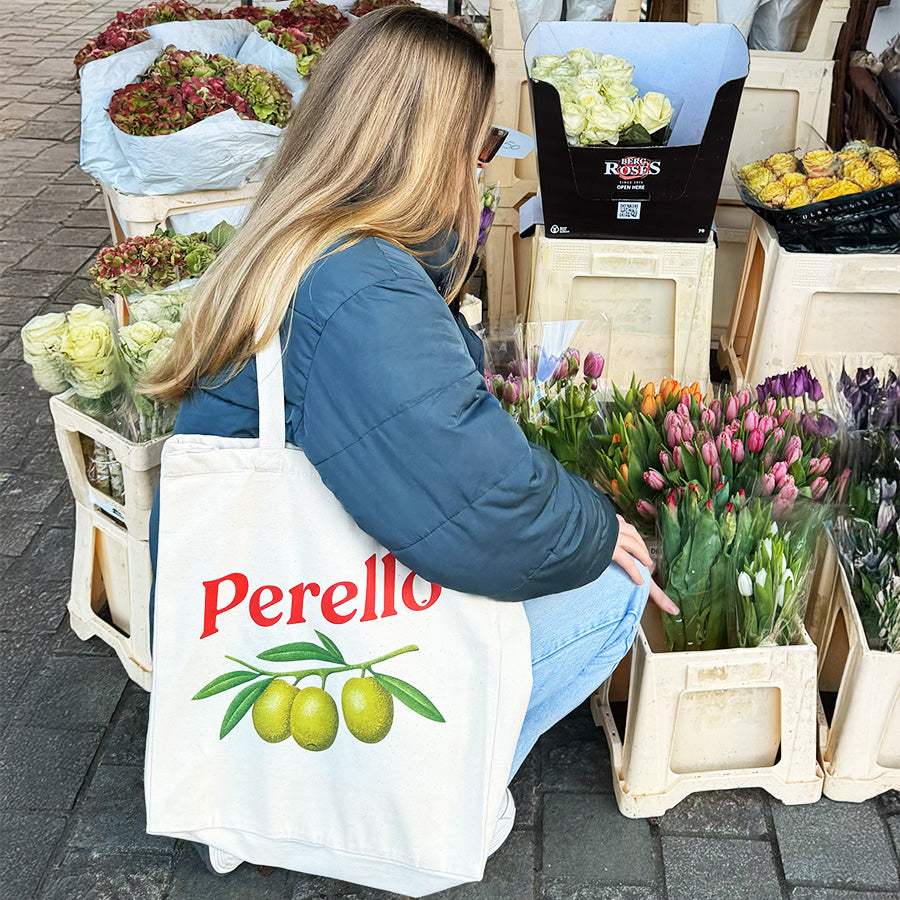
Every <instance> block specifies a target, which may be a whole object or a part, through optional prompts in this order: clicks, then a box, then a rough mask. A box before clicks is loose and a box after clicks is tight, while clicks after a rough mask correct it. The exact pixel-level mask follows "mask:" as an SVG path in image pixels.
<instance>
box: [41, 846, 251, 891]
mask: <svg viewBox="0 0 900 900" xmlns="http://www.w3.org/2000/svg"><path fill="white" fill-rule="evenodd" d="M171 877H172V860H171V856H170V855H169V854H161V853H128V854H125V853H112V854H109V853H106V854H104V853H97V852H88V851H84V850H76V851H73V852H71V853H68V854H66V856H65V857H64V858H63V860H62V861H61V862H60V863H59V865H57V866H56V867H55V868H54V869H53V870H52V871H51V872H50V874H49V876H48V879H47V881H46V883H45V885H44V887H43V888H42V890H41V893H40V897H39V900H163V898H164V897H165V896H166V891H167V888H168V885H169V881H170V880H171ZM206 900H218V898H217V897H216V895H215V893H211V894H208V895H207V898H206ZM246 900H250V898H246Z"/></svg>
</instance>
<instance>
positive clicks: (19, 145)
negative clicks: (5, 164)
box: [0, 136, 56, 159]
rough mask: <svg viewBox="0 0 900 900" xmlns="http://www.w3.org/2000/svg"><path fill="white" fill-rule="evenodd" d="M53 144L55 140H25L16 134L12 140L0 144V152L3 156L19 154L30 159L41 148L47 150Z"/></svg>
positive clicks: (40, 150)
mask: <svg viewBox="0 0 900 900" xmlns="http://www.w3.org/2000/svg"><path fill="white" fill-rule="evenodd" d="M55 144H56V141H46V140H25V139H23V138H21V137H19V136H16V137H15V138H13V139H12V140H8V141H4V142H3V143H2V144H0V154H2V155H3V157H4V158H5V157H7V156H21V157H22V158H23V159H31V158H32V157H34V156H37V154H38V153H40V152H42V151H43V150H48V149H49V148H50V147H53V146H55Z"/></svg>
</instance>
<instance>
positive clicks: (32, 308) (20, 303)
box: [0, 269, 47, 328]
mask: <svg viewBox="0 0 900 900" xmlns="http://www.w3.org/2000/svg"><path fill="white" fill-rule="evenodd" d="M10 271H12V270H10V269H6V270H5V271H4V272H0V279H2V278H3V277H4V275H6V274H9V272H10ZM8 289H11V286H10V288H8ZM46 302H47V300H46V298H44V297H29V296H28V295H26V294H24V293H23V294H20V295H18V296H16V297H8V296H5V295H4V296H0V323H2V324H4V325H15V326H16V327H17V328H21V327H22V326H23V325H24V324H25V323H26V322H27V321H28V320H29V319H30V318H31V317H32V316H36V315H37V314H38V313H40V312H43V311H44V309H43V307H44V305H45V304H46Z"/></svg>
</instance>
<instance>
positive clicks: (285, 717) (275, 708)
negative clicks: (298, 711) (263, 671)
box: [253, 678, 299, 744]
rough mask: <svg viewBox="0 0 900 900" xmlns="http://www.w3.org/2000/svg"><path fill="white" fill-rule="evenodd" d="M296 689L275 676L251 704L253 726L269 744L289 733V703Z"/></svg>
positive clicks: (292, 700)
mask: <svg viewBox="0 0 900 900" xmlns="http://www.w3.org/2000/svg"><path fill="white" fill-rule="evenodd" d="M298 693H299V691H298V689H297V688H296V687H294V686H293V685H291V684H288V683H287V682H286V681H283V680H282V679H280V678H276V679H275V681H273V682H272V683H271V684H270V685H269V686H268V687H267V688H266V689H265V690H264V691H263V692H262V694H260V695H259V697H257V699H256V701H255V702H254V704H253V727H254V728H255V729H256V733H257V734H258V735H259V736H260V737H261V738H262V739H263V740H264V741H268V742H269V743H270V744H277V743H278V742H279V741H283V740H284V739H285V738H287V737H288V736H289V735H290V733H291V704H292V703H293V702H294V698H295V697H296V696H297V694H298Z"/></svg>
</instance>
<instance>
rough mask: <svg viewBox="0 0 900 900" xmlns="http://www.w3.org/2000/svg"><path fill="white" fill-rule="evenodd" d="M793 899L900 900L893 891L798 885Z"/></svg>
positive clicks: (793, 891) (899, 896) (793, 893)
mask: <svg viewBox="0 0 900 900" xmlns="http://www.w3.org/2000/svg"><path fill="white" fill-rule="evenodd" d="M790 896H791V900H900V894H896V893H894V892H893V891H891V892H890V893H885V892H884V891H878V892H877V893H876V892H874V891H840V890H835V889H834V888H808V887H798V888H794V889H793V890H792V891H791V895H790Z"/></svg>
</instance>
